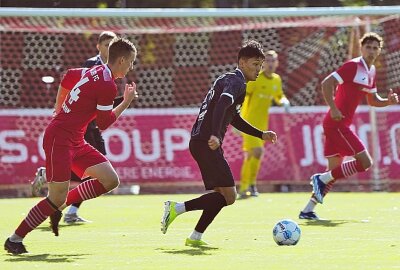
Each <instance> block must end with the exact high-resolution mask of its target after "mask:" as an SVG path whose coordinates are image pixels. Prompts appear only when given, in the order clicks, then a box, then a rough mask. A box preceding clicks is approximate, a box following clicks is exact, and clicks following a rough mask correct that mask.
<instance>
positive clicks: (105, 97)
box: [96, 83, 117, 130]
mask: <svg viewBox="0 0 400 270" xmlns="http://www.w3.org/2000/svg"><path fill="white" fill-rule="evenodd" d="M98 92H99V96H98V97H97V107H96V108H97V118H96V123H97V126H98V127H99V128H100V129H101V130H104V129H106V128H108V127H109V126H110V125H111V124H112V123H114V122H115V120H117V117H116V116H115V114H114V112H113V111H112V109H113V101H114V98H115V96H116V95H117V89H116V86H115V85H111V83H110V84H109V85H107V87H105V88H104V89H102V90H101V91H98Z"/></svg>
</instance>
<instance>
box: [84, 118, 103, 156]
mask: <svg viewBox="0 0 400 270" xmlns="http://www.w3.org/2000/svg"><path fill="white" fill-rule="evenodd" d="M85 141H87V142H88V143H89V144H90V145H91V146H93V147H94V148H96V149H97V150H98V151H99V152H100V153H102V154H103V155H106V146H105V144H104V139H103V136H101V132H100V130H99V128H98V127H97V125H96V122H95V120H93V121H92V122H90V123H89V125H88V127H87V130H86V133H85Z"/></svg>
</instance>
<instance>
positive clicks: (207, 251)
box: [156, 247, 219, 256]
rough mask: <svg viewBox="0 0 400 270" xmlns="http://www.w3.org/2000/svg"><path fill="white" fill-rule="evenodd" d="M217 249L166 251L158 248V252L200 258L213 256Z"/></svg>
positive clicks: (200, 248) (196, 248)
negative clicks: (199, 256) (201, 256)
mask: <svg viewBox="0 0 400 270" xmlns="http://www.w3.org/2000/svg"><path fill="white" fill-rule="evenodd" d="M218 249H219V248H216V247H195V248H186V249H166V248H158V249H156V250H160V251H161V252H162V253H168V254H183V255H190V256H198V255H212V253H213V251H216V250H218Z"/></svg>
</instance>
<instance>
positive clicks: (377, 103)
mask: <svg viewBox="0 0 400 270" xmlns="http://www.w3.org/2000/svg"><path fill="white" fill-rule="evenodd" d="M367 102H368V105H370V106H374V107H386V106H389V105H394V104H398V103H399V97H398V95H397V94H396V93H394V92H393V90H392V89H390V90H389V93H388V96H387V98H382V97H381V96H379V94H378V93H376V92H375V93H369V94H368V95H367Z"/></svg>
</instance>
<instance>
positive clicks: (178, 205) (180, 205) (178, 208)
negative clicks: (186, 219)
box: [175, 202, 186, 215]
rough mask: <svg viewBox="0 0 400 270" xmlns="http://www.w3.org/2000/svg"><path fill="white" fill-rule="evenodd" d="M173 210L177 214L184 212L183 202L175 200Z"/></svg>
mask: <svg viewBox="0 0 400 270" xmlns="http://www.w3.org/2000/svg"><path fill="white" fill-rule="evenodd" d="M175 211H176V213H177V214H178V215H180V214H182V213H185V212H186V208H185V203H181V202H177V203H176V204H175Z"/></svg>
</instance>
